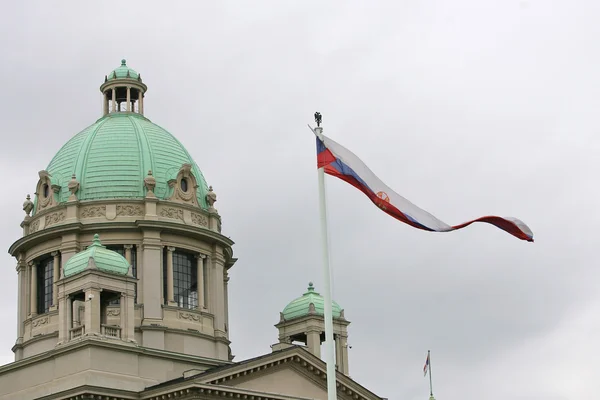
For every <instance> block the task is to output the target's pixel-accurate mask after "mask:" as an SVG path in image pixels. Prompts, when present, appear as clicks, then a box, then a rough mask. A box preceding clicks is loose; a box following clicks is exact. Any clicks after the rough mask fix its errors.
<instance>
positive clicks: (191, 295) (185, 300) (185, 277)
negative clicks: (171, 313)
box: [163, 251, 198, 309]
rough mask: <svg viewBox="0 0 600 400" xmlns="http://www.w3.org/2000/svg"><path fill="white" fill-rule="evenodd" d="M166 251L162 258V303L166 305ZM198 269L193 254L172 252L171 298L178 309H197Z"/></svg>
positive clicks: (167, 254) (167, 255)
mask: <svg viewBox="0 0 600 400" xmlns="http://www.w3.org/2000/svg"><path fill="white" fill-rule="evenodd" d="M168 257H169V253H168V251H165V252H164V257H163V277H164V278H163V293H164V303H165V304H167V302H168V299H167V258H168ZM197 275H198V269H197V267H196V259H195V258H194V255H193V254H190V253H185V252H181V251H174V252H173V297H174V300H175V302H176V303H177V306H178V307H181V308H190V309H195V308H198V290H197V285H198V276H197Z"/></svg>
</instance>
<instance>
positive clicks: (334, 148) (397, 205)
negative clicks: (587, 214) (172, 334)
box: [313, 131, 533, 242]
mask: <svg viewBox="0 0 600 400" xmlns="http://www.w3.org/2000/svg"><path fill="white" fill-rule="evenodd" d="M313 132H314V133H315V134H316V132H315V131H313ZM317 166H318V168H324V171H325V173H326V174H328V175H331V176H335V177H336V178H339V179H341V180H343V181H346V182H348V183H349V184H351V185H352V186H354V187H355V188H357V189H358V190H360V191H361V192H363V193H364V194H365V195H367V197H368V198H369V199H370V200H371V201H372V202H373V203H374V204H375V205H376V206H378V207H379V208H381V209H382V210H383V211H384V212H386V213H387V214H389V215H391V216H392V217H394V218H396V219H398V220H400V221H402V222H404V223H406V224H408V225H410V226H413V227H415V228H418V229H422V230H425V231H430V232H450V231H454V230H457V229H461V228H464V227H466V226H468V225H471V224H472V223H473V222H486V223H489V224H492V225H495V226H496V227H498V228H500V229H503V230H505V231H506V232H508V233H510V234H511V235H513V236H515V237H517V238H519V239H522V240H526V241H528V242H533V232H532V231H531V229H529V227H528V226H527V225H525V223H523V222H522V221H520V220H518V219H516V218H502V217H496V216H485V217H481V218H478V219H475V220H472V221H468V222H465V223H463V224H460V225H454V226H452V225H448V224H446V223H445V222H442V221H440V220H439V219H437V218H436V217H434V216H433V215H431V214H430V213H428V212H427V211H425V210H423V209H421V208H419V207H417V206H415V205H414V204H412V203H411V202H410V201H408V200H407V199H405V198H404V197H402V196H400V195H399V194H398V193H396V192H394V191H393V190H392V189H390V188H389V187H388V186H386V185H385V184H384V183H383V182H382V181H381V180H380V179H379V178H378V177H377V176H376V175H375V174H374V173H373V172H372V171H371V170H370V169H369V168H368V167H367V166H366V165H365V164H364V163H363V162H362V161H361V160H360V159H359V158H358V157H357V156H356V155H354V154H353V153H352V152H351V151H350V150H348V149H346V148H345V147H343V146H342V145H340V144H338V143H336V142H335V141H333V140H331V139H330V138H328V137H326V136H325V135H322V134H321V133H320V134H319V135H318V136H317Z"/></svg>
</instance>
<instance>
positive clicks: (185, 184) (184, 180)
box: [180, 178, 188, 193]
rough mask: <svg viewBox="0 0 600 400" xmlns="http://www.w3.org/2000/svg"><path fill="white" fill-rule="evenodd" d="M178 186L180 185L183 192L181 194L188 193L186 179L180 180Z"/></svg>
mask: <svg viewBox="0 0 600 400" xmlns="http://www.w3.org/2000/svg"><path fill="white" fill-rule="evenodd" d="M180 185H181V190H183V192H184V193H186V192H187V191H188V181H187V179H185V178H183V179H182V180H181V183H180Z"/></svg>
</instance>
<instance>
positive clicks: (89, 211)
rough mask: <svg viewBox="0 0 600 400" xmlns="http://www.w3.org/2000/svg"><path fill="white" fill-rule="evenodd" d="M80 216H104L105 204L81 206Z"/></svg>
mask: <svg viewBox="0 0 600 400" xmlns="http://www.w3.org/2000/svg"><path fill="white" fill-rule="evenodd" d="M80 215H81V218H94V217H106V206H86V207H82V208H81V212H80Z"/></svg>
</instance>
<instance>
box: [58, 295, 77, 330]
mask: <svg viewBox="0 0 600 400" xmlns="http://www.w3.org/2000/svg"><path fill="white" fill-rule="evenodd" d="M58 312H59V313H60V312H64V313H65V325H64V327H65V335H64V339H63V340H64V341H68V340H71V328H73V300H72V299H71V296H69V295H67V296H66V303H65V310H62V311H61V310H60V308H59V311H58Z"/></svg>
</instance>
